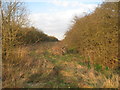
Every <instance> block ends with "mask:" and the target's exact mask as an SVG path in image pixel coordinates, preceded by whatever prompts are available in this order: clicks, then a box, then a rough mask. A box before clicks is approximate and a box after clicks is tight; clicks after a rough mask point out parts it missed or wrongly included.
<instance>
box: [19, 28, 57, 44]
mask: <svg viewBox="0 0 120 90" xmlns="http://www.w3.org/2000/svg"><path fill="white" fill-rule="evenodd" d="M17 37H18V38H17V40H18V42H20V43H21V44H35V43H38V42H45V41H58V39H57V38H55V37H53V36H48V35H47V34H45V33H43V32H42V31H40V30H38V29H36V28H35V27H26V28H21V30H19V32H18V33H17Z"/></svg>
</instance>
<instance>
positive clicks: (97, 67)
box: [94, 64, 102, 71]
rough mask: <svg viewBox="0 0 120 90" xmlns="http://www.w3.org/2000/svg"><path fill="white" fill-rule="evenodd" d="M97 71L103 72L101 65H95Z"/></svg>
mask: <svg viewBox="0 0 120 90" xmlns="http://www.w3.org/2000/svg"><path fill="white" fill-rule="evenodd" d="M94 67H95V70H96V71H101V70H102V65H100V64H95V66H94Z"/></svg>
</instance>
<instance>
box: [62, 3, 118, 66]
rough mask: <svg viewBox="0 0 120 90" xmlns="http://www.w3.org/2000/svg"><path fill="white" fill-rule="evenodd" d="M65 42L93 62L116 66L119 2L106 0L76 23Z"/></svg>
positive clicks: (77, 19)
mask: <svg viewBox="0 0 120 90" xmlns="http://www.w3.org/2000/svg"><path fill="white" fill-rule="evenodd" d="M64 42H65V43H66V44H67V46H68V47H69V48H75V49H77V50H79V52H80V54H82V55H84V56H86V57H88V58H89V59H90V61H91V62H92V63H98V64H102V65H106V66H109V67H115V66H116V65H117V63H118V58H117V55H118V3H110V2H106V3H103V4H101V5H100V6H99V7H97V8H96V10H95V11H94V12H93V13H91V14H89V15H86V16H84V17H82V18H75V23H74V25H73V26H72V27H71V29H70V30H69V31H68V32H67V33H66V37H65V39H64Z"/></svg>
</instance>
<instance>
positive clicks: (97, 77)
mask: <svg viewBox="0 0 120 90" xmlns="http://www.w3.org/2000/svg"><path fill="white" fill-rule="evenodd" d="M54 44H55V43H46V44H45V43H44V44H39V45H35V46H24V47H19V48H16V49H14V51H13V54H12V56H11V58H12V60H13V62H11V63H6V64H3V66H4V67H3V87H7V88H10V87H11V88H58V87H59V88H62V87H63V88H71V87H79V88H118V86H119V83H118V74H114V73H112V71H105V70H104V71H105V72H106V73H107V74H106V73H105V74H103V73H102V72H98V71H96V70H95V69H94V67H91V68H88V67H87V66H86V65H81V64H80V62H82V63H83V61H84V59H83V58H81V57H80V56H79V55H76V54H65V55H53V54H52V53H51V52H50V51H49V50H51V47H54ZM55 46H56V44H55ZM59 48H60V47H59Z"/></svg>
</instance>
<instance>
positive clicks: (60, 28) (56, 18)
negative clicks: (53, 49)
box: [29, 0, 96, 39]
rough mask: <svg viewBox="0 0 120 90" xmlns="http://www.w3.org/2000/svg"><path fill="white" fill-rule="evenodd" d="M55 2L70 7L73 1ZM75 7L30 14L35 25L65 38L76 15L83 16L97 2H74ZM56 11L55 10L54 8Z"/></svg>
mask: <svg viewBox="0 0 120 90" xmlns="http://www.w3.org/2000/svg"><path fill="white" fill-rule="evenodd" d="M54 4H56V5H62V6H63V7H69V6H70V5H72V3H71V2H57V1H56V0H54ZM73 7H75V8H73V9H69V8H68V10H65V11H59V9H58V11H57V12H53V13H41V12H38V13H33V14H31V15H30V16H29V18H30V20H31V22H32V24H33V26H35V27H37V28H39V29H41V30H43V31H44V32H45V33H46V34H48V35H52V36H55V37H57V38H58V39H63V38H64V37H63V36H64V34H65V32H66V31H67V30H68V28H69V27H70V25H71V21H72V20H73V18H74V16H75V15H76V16H83V12H87V11H88V9H90V10H93V9H94V8H95V7H96V5H95V4H88V5H86V4H81V3H78V2H74V5H73ZM53 11H54V10H53Z"/></svg>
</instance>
